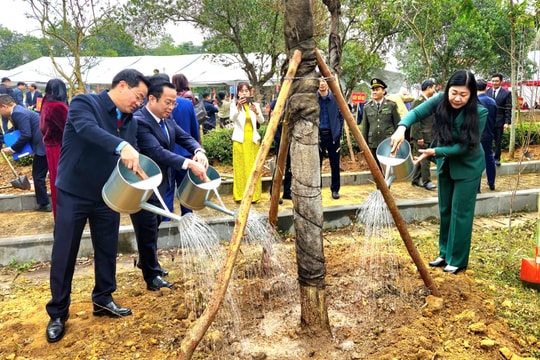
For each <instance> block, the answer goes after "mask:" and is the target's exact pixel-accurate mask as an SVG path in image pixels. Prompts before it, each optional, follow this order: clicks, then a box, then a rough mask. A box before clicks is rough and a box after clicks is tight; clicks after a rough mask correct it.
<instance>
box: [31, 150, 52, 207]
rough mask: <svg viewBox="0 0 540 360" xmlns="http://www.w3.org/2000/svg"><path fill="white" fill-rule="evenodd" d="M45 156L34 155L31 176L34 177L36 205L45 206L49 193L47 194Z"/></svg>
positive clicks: (47, 169) (47, 168) (47, 202)
mask: <svg viewBox="0 0 540 360" xmlns="http://www.w3.org/2000/svg"><path fill="white" fill-rule="evenodd" d="M48 171H49V167H48V165H47V157H46V156H45V155H43V156H40V155H34V159H33V160H32V178H33V179H34V192H35V194H36V202H37V204H38V205H41V206H45V205H48V204H49V195H48V194H47V182H46V179H47V172H48Z"/></svg>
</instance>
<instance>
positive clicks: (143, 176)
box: [135, 168, 148, 180]
mask: <svg viewBox="0 0 540 360" xmlns="http://www.w3.org/2000/svg"><path fill="white" fill-rule="evenodd" d="M135 174H137V176H138V177H139V179H141V180H146V179H148V175H146V172H145V171H144V170H143V169H141V168H139V170H137V172H136V173H135Z"/></svg>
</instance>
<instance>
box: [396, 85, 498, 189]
mask: <svg viewBox="0 0 540 360" xmlns="http://www.w3.org/2000/svg"><path fill="white" fill-rule="evenodd" d="M443 96H444V93H441V94H439V95H435V96H432V97H431V98H430V99H429V100H427V101H426V102H424V103H423V104H421V105H419V106H418V107H415V108H414V109H412V110H411V111H409V113H408V114H407V115H405V117H404V118H403V119H402V120H401V121H400V123H399V125H405V126H407V127H410V126H411V125H412V124H414V123H415V122H419V121H421V120H422V119H424V118H426V117H428V116H430V115H431V114H433V113H434V111H435V109H436V107H437V105H438V104H439V102H441V101H442V98H443ZM477 108H478V120H479V121H478V130H479V133H480V134H482V131H483V130H484V127H485V125H486V119H487V116H488V110H487V109H486V108H485V107H483V106H482V105H480V104H478V106H477ZM453 121H454V124H455V126H453V127H452V135H453V138H454V141H455V144H454V145H450V146H435V147H434V148H435V162H436V163H437V172H438V173H440V172H441V171H442V167H443V165H444V164H445V162H447V161H448V165H449V168H450V176H451V178H452V179H454V180H463V179H470V178H474V177H478V176H481V175H482V172H483V171H484V169H485V168H486V161H485V157H484V150H483V149H482V146H480V143H478V146H477V147H476V148H475V150H473V151H471V150H470V149H469V147H467V146H462V145H461V144H459V143H458V142H457V140H458V138H459V132H460V130H461V125H462V124H463V112H462V111H460V112H459V114H458V116H457V117H456V118H454V119H453ZM432 148H433V147H432Z"/></svg>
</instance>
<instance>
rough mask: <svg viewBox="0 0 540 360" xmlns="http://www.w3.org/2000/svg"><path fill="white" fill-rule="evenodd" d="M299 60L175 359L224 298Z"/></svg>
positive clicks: (192, 345)
mask: <svg viewBox="0 0 540 360" xmlns="http://www.w3.org/2000/svg"><path fill="white" fill-rule="evenodd" d="M301 61H302V53H301V51H300V50H295V51H294V54H293V56H292V57H291V58H290V63H289V69H288V70H287V75H286V80H285V81H284V82H283V85H282V87H281V91H280V94H279V96H278V99H277V102H276V106H275V109H274V112H273V113H272V116H271V118H270V122H269V124H268V127H267V129H266V134H265V136H264V139H263V141H262V144H261V148H260V149H259V153H258V154H257V159H256V160H255V164H254V165H253V170H252V172H251V176H250V178H249V181H248V186H247V188H246V191H245V193H244V197H243V199H242V202H241V203H240V208H239V209H238V216H237V218H236V221H235V226H234V229H233V234H232V236H231V241H230V243H229V249H228V251H227V255H226V257H225V261H224V264H223V267H222V268H221V271H220V273H219V275H218V278H217V281H216V285H215V289H214V293H213V294H212V297H211V298H210V300H209V302H208V305H207V306H206V308H205V309H204V312H203V313H202V315H201V317H200V318H198V319H197V321H196V322H195V324H194V325H193V326H192V327H191V328H190V330H189V332H188V333H187V334H186V336H185V337H184V339H183V340H182V343H181V344H180V353H179V354H178V359H181V360H188V359H191V357H192V356H193V353H194V352H195V349H196V348H197V345H198V344H199V342H200V341H201V339H202V338H203V336H204V334H205V333H206V331H207V330H208V328H209V327H210V324H211V323H212V321H214V318H215V317H216V314H217V312H218V310H219V307H220V306H221V303H222V302H223V298H224V297H225V293H226V291H227V287H228V285H229V282H230V279H231V275H232V271H233V268H234V264H235V262H236V258H237V256H238V252H239V249H240V243H241V242H242V238H243V236H244V231H245V228H246V223H247V218H248V215H249V210H250V208H251V200H252V199H253V192H254V190H255V183H256V182H257V180H258V179H259V177H260V176H261V172H262V168H263V165H264V161H265V159H266V156H267V155H268V151H269V150H270V146H271V144H272V141H273V139H274V135H275V133H276V129H277V126H278V124H279V119H280V117H281V114H282V113H283V108H284V105H285V99H286V98H287V96H288V94H289V91H290V88H291V85H292V80H291V79H292V78H293V77H294V75H296V70H297V69H298V65H299V64H300V62H301Z"/></svg>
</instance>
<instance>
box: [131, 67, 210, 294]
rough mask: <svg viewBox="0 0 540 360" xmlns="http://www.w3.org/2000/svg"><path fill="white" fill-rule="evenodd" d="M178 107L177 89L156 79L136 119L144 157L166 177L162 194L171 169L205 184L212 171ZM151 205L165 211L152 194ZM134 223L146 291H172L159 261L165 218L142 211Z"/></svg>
mask: <svg viewBox="0 0 540 360" xmlns="http://www.w3.org/2000/svg"><path fill="white" fill-rule="evenodd" d="M175 107H176V88H175V87H174V85H173V84H171V83H170V82H169V81H167V80H166V79H165V80H164V79H163V77H158V76H156V75H154V76H153V77H152V78H150V88H149V90H148V99H147V102H146V106H145V107H143V108H141V109H139V110H138V111H137V112H135V114H134V115H133V118H134V119H135V120H137V123H138V130H137V143H138V145H139V148H140V150H141V154H144V155H146V156H148V157H149V158H151V159H152V160H154V161H155V162H156V163H157V164H158V166H159V168H160V170H161V173H162V175H163V180H162V182H161V184H160V185H159V187H158V191H159V193H160V194H165V193H166V192H167V191H168V190H169V189H170V187H171V186H172V185H171V184H173V183H174V180H173V179H172V178H171V176H170V175H171V169H176V170H187V169H190V170H191V171H192V172H193V174H194V175H195V176H197V177H198V178H200V179H201V180H202V181H204V180H205V178H206V169H207V168H208V159H207V158H206V155H205V151H204V150H203V149H202V148H201V145H200V144H199V143H198V142H197V140H195V139H194V138H193V137H191V135H189V134H188V133H186V132H185V131H184V130H182V128H181V127H180V126H178V124H177V123H176V122H175V121H174V120H173V119H172V118H171V113H172V111H173V109H174V108H175ZM174 144H178V145H180V146H182V148H184V149H186V150H187V151H189V152H190V153H191V154H193V160H192V159H189V158H186V157H184V156H181V155H178V154H176V153H175V152H174ZM148 202H149V203H150V204H152V205H155V206H157V207H160V208H163V206H162V205H161V204H160V202H159V200H158V198H157V197H156V195H155V194H152V196H151V197H150V198H149V199H148ZM131 221H132V223H133V229H134V232H135V236H136V238H137V247H138V249H139V267H140V268H141V270H142V273H143V277H144V280H145V282H146V285H147V286H146V288H147V289H148V290H152V291H157V290H159V289H161V288H163V287H167V288H172V287H173V284H171V283H169V282H168V281H165V280H164V279H163V278H162V276H164V275H165V274H167V273H168V272H167V271H166V270H164V269H162V268H161V266H160V265H159V261H158V257H157V240H158V228H159V225H160V224H161V216H159V215H156V214H154V213H152V212H149V211H147V210H140V211H139V212H137V213H135V214H132V215H131Z"/></svg>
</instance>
